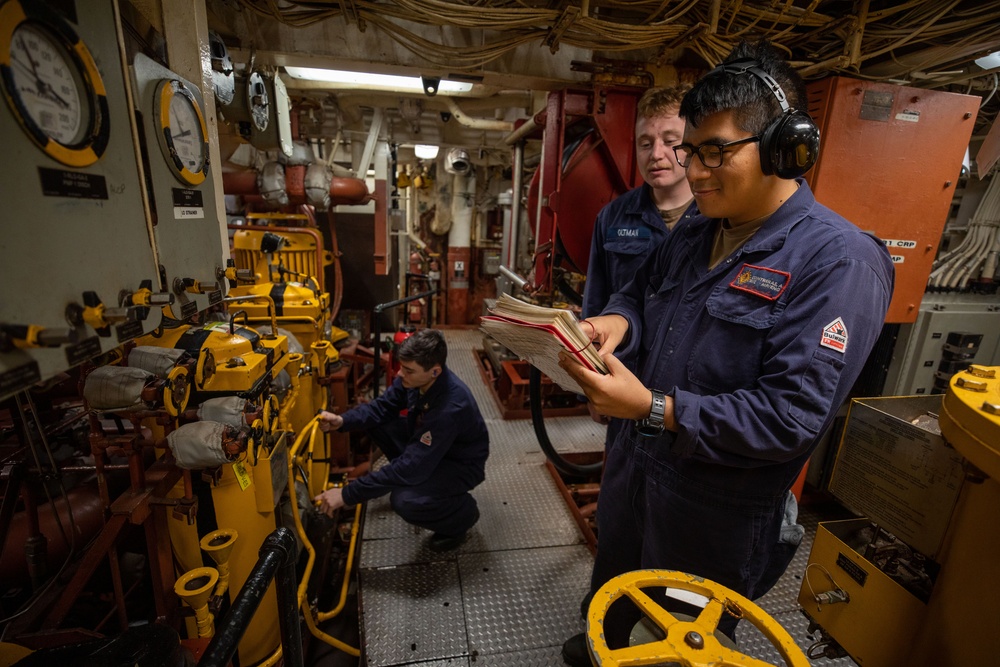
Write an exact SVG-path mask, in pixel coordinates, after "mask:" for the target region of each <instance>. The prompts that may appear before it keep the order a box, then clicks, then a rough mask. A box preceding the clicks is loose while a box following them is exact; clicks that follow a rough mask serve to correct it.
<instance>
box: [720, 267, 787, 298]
mask: <svg viewBox="0 0 1000 667" xmlns="http://www.w3.org/2000/svg"><path fill="white" fill-rule="evenodd" d="M791 278H792V274H790V273H788V272H786V271H778V270H777V269H769V268H767V267H766V266H754V265H753V264H744V265H743V267H742V268H741V269H740V272H739V273H738V274H736V278H734V279H733V282H731V283H729V286H730V287H732V288H733V289H738V290H742V291H744V292H749V293H750V294H756V295H757V296H760V297H763V298H765V299H767V300H768V301H774V300H776V299H777V298H778V297H779V296H781V293H782V292H784V291H785V288H786V287H788V282H789V281H790V280H791Z"/></svg>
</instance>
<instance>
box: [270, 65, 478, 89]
mask: <svg viewBox="0 0 1000 667" xmlns="http://www.w3.org/2000/svg"><path fill="white" fill-rule="evenodd" d="M285 71H286V72H287V73H288V76H290V77H292V78H294V79H303V80H306V81H324V82H327V83H340V84H344V85H355V86H359V87H364V88H368V89H371V88H381V89H385V90H393V91H411V90H412V91H413V92H422V91H423V90H424V85H423V82H422V81H421V80H420V77H419V76H397V75H395V74H373V73H371V72H349V71H347V70H342V69H318V68H315V67H286V68H285ZM470 90H472V84H471V83H466V82H463V81H448V80H447V79H442V80H441V84H440V86H438V90H437V92H439V93H467V92H469V91H470Z"/></svg>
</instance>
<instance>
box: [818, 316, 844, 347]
mask: <svg viewBox="0 0 1000 667" xmlns="http://www.w3.org/2000/svg"><path fill="white" fill-rule="evenodd" d="M819 344H820V345H822V346H823V347H828V348H830V349H831V350H836V351H837V352H840V353H844V352H846V351H847V325H846V324H844V320H842V319H840V318H839V317H838V318H837V319H835V320H834V321H833V322H830V323H829V324H827V325H826V326H825V327H823V338H822V339H821V340H820V342H819Z"/></svg>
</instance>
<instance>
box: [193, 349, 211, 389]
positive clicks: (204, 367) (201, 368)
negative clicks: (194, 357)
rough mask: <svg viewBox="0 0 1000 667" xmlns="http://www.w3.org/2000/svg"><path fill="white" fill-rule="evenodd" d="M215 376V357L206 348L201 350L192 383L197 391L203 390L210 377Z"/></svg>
mask: <svg viewBox="0 0 1000 667" xmlns="http://www.w3.org/2000/svg"><path fill="white" fill-rule="evenodd" d="M213 375H215V355H214V354H212V351H211V350H210V349H208V348H205V349H203V350H201V352H200V353H199V354H198V363H197V364H196V365H195V369H194V381H195V382H196V383H197V384H198V388H199V389H204V388H205V385H206V384H207V383H208V381H209V380H211V379H212V376H213Z"/></svg>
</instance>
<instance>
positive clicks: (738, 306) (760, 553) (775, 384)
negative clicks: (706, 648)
mask: <svg viewBox="0 0 1000 667" xmlns="http://www.w3.org/2000/svg"><path fill="white" fill-rule="evenodd" d="M805 104H806V99H805V88H804V85H803V83H802V80H801V79H800V78H799V77H798V75H797V74H796V73H795V72H794V71H793V70H792V69H791V68H790V67H789V66H788V65H787V63H785V62H784V61H782V60H781V59H780V57H779V56H778V55H777V53H776V52H775V51H774V49H773V48H771V47H770V46H769V45H768V44H766V43H761V44H748V43H741V44H739V45H738V46H737V47H736V48H735V49H734V50H733V51H732V52H731V53H730V54H729V55H728V56H727V57H726V59H725V61H724V63H723V65H721V66H720V67H718V68H716V69H714V70H712V71H711V72H709V73H708V74H706V75H705V76H704V77H702V79H701V80H699V81H698V82H697V83H696V84H695V85H694V87H693V88H692V90H691V91H690V92H689V93H688V94H687V95H686V96H685V97H684V100H683V101H682V103H681V107H680V115H681V117H682V118H684V119H685V121H686V125H685V131H684V139H683V142H682V143H680V144H679V145H677V146H675V147H674V151H675V153H676V156H677V159H678V162H679V163H680V164H681V166H683V167H685V168H686V169H687V180H688V182H689V183H690V185H691V191H692V193H693V194H694V199H695V207H693V208H692V209H690V210H689V211H688V214H687V215H686V216H685V217H684V218H682V219H681V221H680V222H679V223H678V224H677V227H676V228H675V229H674V231H673V233H671V235H670V236H669V237H668V238H667V239H666V241H665V242H664V243H663V244H662V245H660V246H659V248H658V249H657V250H656V251H655V252H654V253H653V254H652V255H651V256H650V257H649V259H648V260H647V261H646V262H645V263H644V264H643V265H642V267H641V268H640V269H639V270H638V272H637V274H636V276H635V279H634V280H633V281H632V282H631V283H630V284H629V285H627V286H626V287H625V288H624V289H623V290H622V291H620V292H618V293H617V294H615V295H614V296H612V297H611V300H610V302H609V304H608V306H607V307H606V308H605V309H604V310H603V311H602V313H601V315H600V316H597V317H592V318H590V319H588V320H587V321H588V322H589V323H591V324H592V325H593V327H594V331H595V340H596V341H598V342H599V343H600V344H601V350H602V355H603V356H604V358H605V361H606V362H607V364H608V366H609V368H610V369H611V373H610V374H609V375H598V374H596V373H592V372H589V371H587V370H586V369H584V368H583V367H582V366H580V365H579V364H578V363H576V362H575V361H574V360H573V359H572V358H571V357H569V356H568V355H566V356H564V357H563V358H562V359H561V361H560V364H561V365H562V366H563V367H564V368H565V369H566V370H567V371H568V372H569V373H570V374H571V375H573V376H574V377H575V378H576V379H577V380H578V381H579V383H580V385H581V386H582V387H583V389H584V391H585V392H586V394H587V397H588V398H589V399H590V400H591V401H592V402H593V403H594V406H595V407H596V408H597V410H598V412H600V413H602V414H605V415H608V416H612V417H621V418H625V419H631V420H635V421H634V426H633V428H629V429H623V430H622V432H621V433H619V434H618V437H617V439H616V441H615V442H614V444H612V445H611V446H610V447H609V449H608V454H607V463H606V465H605V467H604V470H605V472H604V479H603V481H602V483H601V496H600V502H599V503H598V516H597V518H598V528H599V535H598V552H597V558H596V561H595V564H594V571H593V578H592V582H591V592H592V593H593V592H594V591H596V590H597V589H598V588H599V587H600V586H601V585H603V584H604V583H605V582H607V581H608V580H610V579H611V578H613V577H615V576H616V575H619V574H622V573H624V572H629V571H632V570H638V569H645V568H665V569H671V570H681V571H683V572H687V573H690V574H694V575H697V576H701V577H705V578H707V579H711V580H713V581H715V582H718V583H720V584H722V585H724V586H727V587H728V588H731V589H732V590H734V591H736V592H738V593H740V594H742V595H744V596H746V597H748V598H750V599H757V598H759V597H760V596H762V595H763V594H764V593H766V592H767V590H768V589H769V588H770V587H771V586H772V585H773V584H774V583H775V582H776V581H777V579H778V577H780V575H781V573H782V572H783V571H784V570H785V568H786V567H787V565H788V563H789V562H790V561H791V556H792V555H793V553H794V545H793V546H792V547H791V548H787V545H781V544H780V542H779V536H780V532H781V528H782V519H783V515H784V513H785V502H786V498H787V497H788V495H789V494H787V492H788V490H789V488H790V487H791V485H792V483H793V481H794V480H795V478H796V477H797V475H798V474H799V471H800V470H801V469H802V467H803V464H805V462H806V460H807V459H808V458H809V455H810V454H811V453H812V451H813V449H814V448H815V446H816V444H817V443H818V441H819V439H820V436H822V435H823V432H824V431H825V430H826V429H827V427H828V426H829V425H830V423H831V421H832V420H833V418H834V415H835V414H836V412H837V410H838V408H839V407H840V405H841V404H842V403H843V402H844V401H845V399H846V398H847V396H848V392H849V391H850V389H851V386H852V385H853V384H854V381H855V379H856V378H857V377H858V375H859V374H860V372H861V370H862V367H863V366H864V364H865V361H866V359H867V358H868V354H869V352H870V351H871V349H872V347H873V345H874V344H875V341H876V339H877V338H878V337H879V334H880V332H881V330H882V324H883V320H884V318H885V313H886V311H887V309H888V307H889V300H890V298H891V297H892V289H893V277H894V276H893V266H892V261H891V260H890V257H889V253H888V252H887V251H886V249H885V247H884V245H883V244H882V243H881V242H880V241H879V240H878V239H877V238H875V237H873V236H871V235H869V234H866V233H864V232H862V231H861V230H859V229H858V228H857V227H856V226H854V225H853V224H851V223H850V222H848V221H847V220H845V219H844V218H843V217H841V216H840V215H838V214H837V213H835V212H834V211H832V210H830V209H828V208H826V207H825V206H823V205H822V204H819V203H818V202H817V201H816V199H815V198H814V197H813V193H812V191H811V190H810V188H809V186H808V185H807V184H806V182H805V181H804V180H803V179H801V178H800V176H802V175H803V174H804V173H805V172H806V171H808V170H809V168H810V167H812V166H813V164H814V163H815V162H816V159H817V156H818V152H819V144H820V142H819V131H818V129H817V128H816V126H815V125H814V124H813V122H812V120H811V119H810V118H809V116H808V114H806V113H805V112H804V111H801V109H803V108H804V107H805ZM619 347H620V351H624V352H625V353H626V354H630V353H634V354H637V355H638V366H637V372H636V374H632V373H631V372H629V371H628V370H627V369H626V368H625V367H624V366H622V364H621V363H620V362H619V361H618V360H617V359H616V358H615V356H614V355H612V354H611V352H612V350H614V349H615V348H619ZM723 616H724V618H723V620H722V623H720V625H719V628H720V630H722V631H723V632H725V633H727V634H729V635H730V636H732V634H733V633H734V631H735V627H736V622H737V620H736V619H735V618H731V617H729V616H728V615H725V614H724V615H723ZM637 617H638V612H637V611H635V610H634V608H633V609H629V610H623V609H618V610H616V609H615V608H614V607H612V609H611V613H609V614H608V616H607V618H606V619H605V625H604V632H605V635H606V638H607V640H608V643H609V645H610V646H611V647H612V648H618V647H621V646H625V645H627V641H628V635H629V630H630V629H631V628H632V625H633V624H634V622H635V621H636V620H637ZM581 647H582V649H583V654H582V657H581ZM563 657H564V659H565V660H566V661H567V662H568V663H569V664H581V665H583V664H590V663H589V658H588V657H587V654H586V645H585V643H584V641H583V637H582V636H581V635H577V636H576V637H574V638H572V639H570V640H569V641H567V642H566V644H565V645H564V648H563ZM584 660H588V661H587V662H584Z"/></svg>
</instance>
